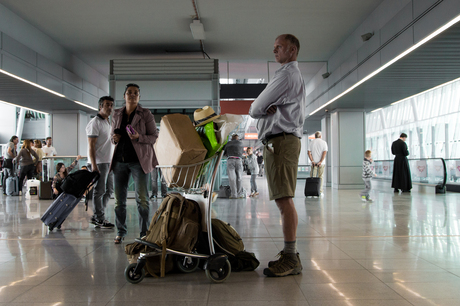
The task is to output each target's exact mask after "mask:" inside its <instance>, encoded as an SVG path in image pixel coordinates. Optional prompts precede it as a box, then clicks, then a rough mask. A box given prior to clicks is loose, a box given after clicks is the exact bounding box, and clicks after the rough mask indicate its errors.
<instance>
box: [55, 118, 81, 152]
mask: <svg viewBox="0 0 460 306" xmlns="http://www.w3.org/2000/svg"><path fill="white" fill-rule="evenodd" d="M88 121H89V120H88V114H87V113H85V112H83V111H78V110H75V111H56V112H54V113H53V115H52V124H51V126H52V135H51V137H53V146H54V147H55V148H56V151H57V153H58V155H59V156H76V155H81V156H86V155H87V147H88V141H87V137H86V125H87V124H88Z"/></svg>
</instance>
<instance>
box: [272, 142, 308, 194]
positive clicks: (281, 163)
mask: <svg viewBox="0 0 460 306" xmlns="http://www.w3.org/2000/svg"><path fill="white" fill-rule="evenodd" d="M299 155H300V139H299V138H298V137H296V136H294V135H282V136H278V137H276V138H272V139H270V140H269V141H268V143H267V144H266V145H265V147H264V164H265V174H266V176H267V183H268V193H269V196H270V200H276V199H281V198H285V197H290V198H293V197H294V196H295V188H296V184H297V166H298V164H299Z"/></svg>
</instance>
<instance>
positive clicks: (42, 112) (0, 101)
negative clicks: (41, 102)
mask: <svg viewBox="0 0 460 306" xmlns="http://www.w3.org/2000/svg"><path fill="white" fill-rule="evenodd" d="M0 103H5V104H9V105H13V106H16V107H20V108H24V109H28V110H31V111H33V112H37V113H40V114H45V115H49V113H47V112H44V111H39V110H36V109H33V108H29V107H24V106H21V105H18V104H14V103H11V102H6V101H2V100H0Z"/></svg>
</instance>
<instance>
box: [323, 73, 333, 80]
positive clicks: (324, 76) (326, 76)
mask: <svg viewBox="0 0 460 306" xmlns="http://www.w3.org/2000/svg"><path fill="white" fill-rule="evenodd" d="M330 75H331V74H330V73H329V72H326V73H323V74H322V76H323V79H327V78H328V77H329V76H330Z"/></svg>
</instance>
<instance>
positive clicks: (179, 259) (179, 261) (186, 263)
mask: <svg viewBox="0 0 460 306" xmlns="http://www.w3.org/2000/svg"><path fill="white" fill-rule="evenodd" d="M174 261H175V264H176V267H177V268H178V269H179V270H180V271H181V272H184V273H191V272H194V271H195V270H196V269H197V268H198V265H199V263H200V259H199V258H195V257H188V256H180V255H178V256H176V257H175V260H174Z"/></svg>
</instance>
